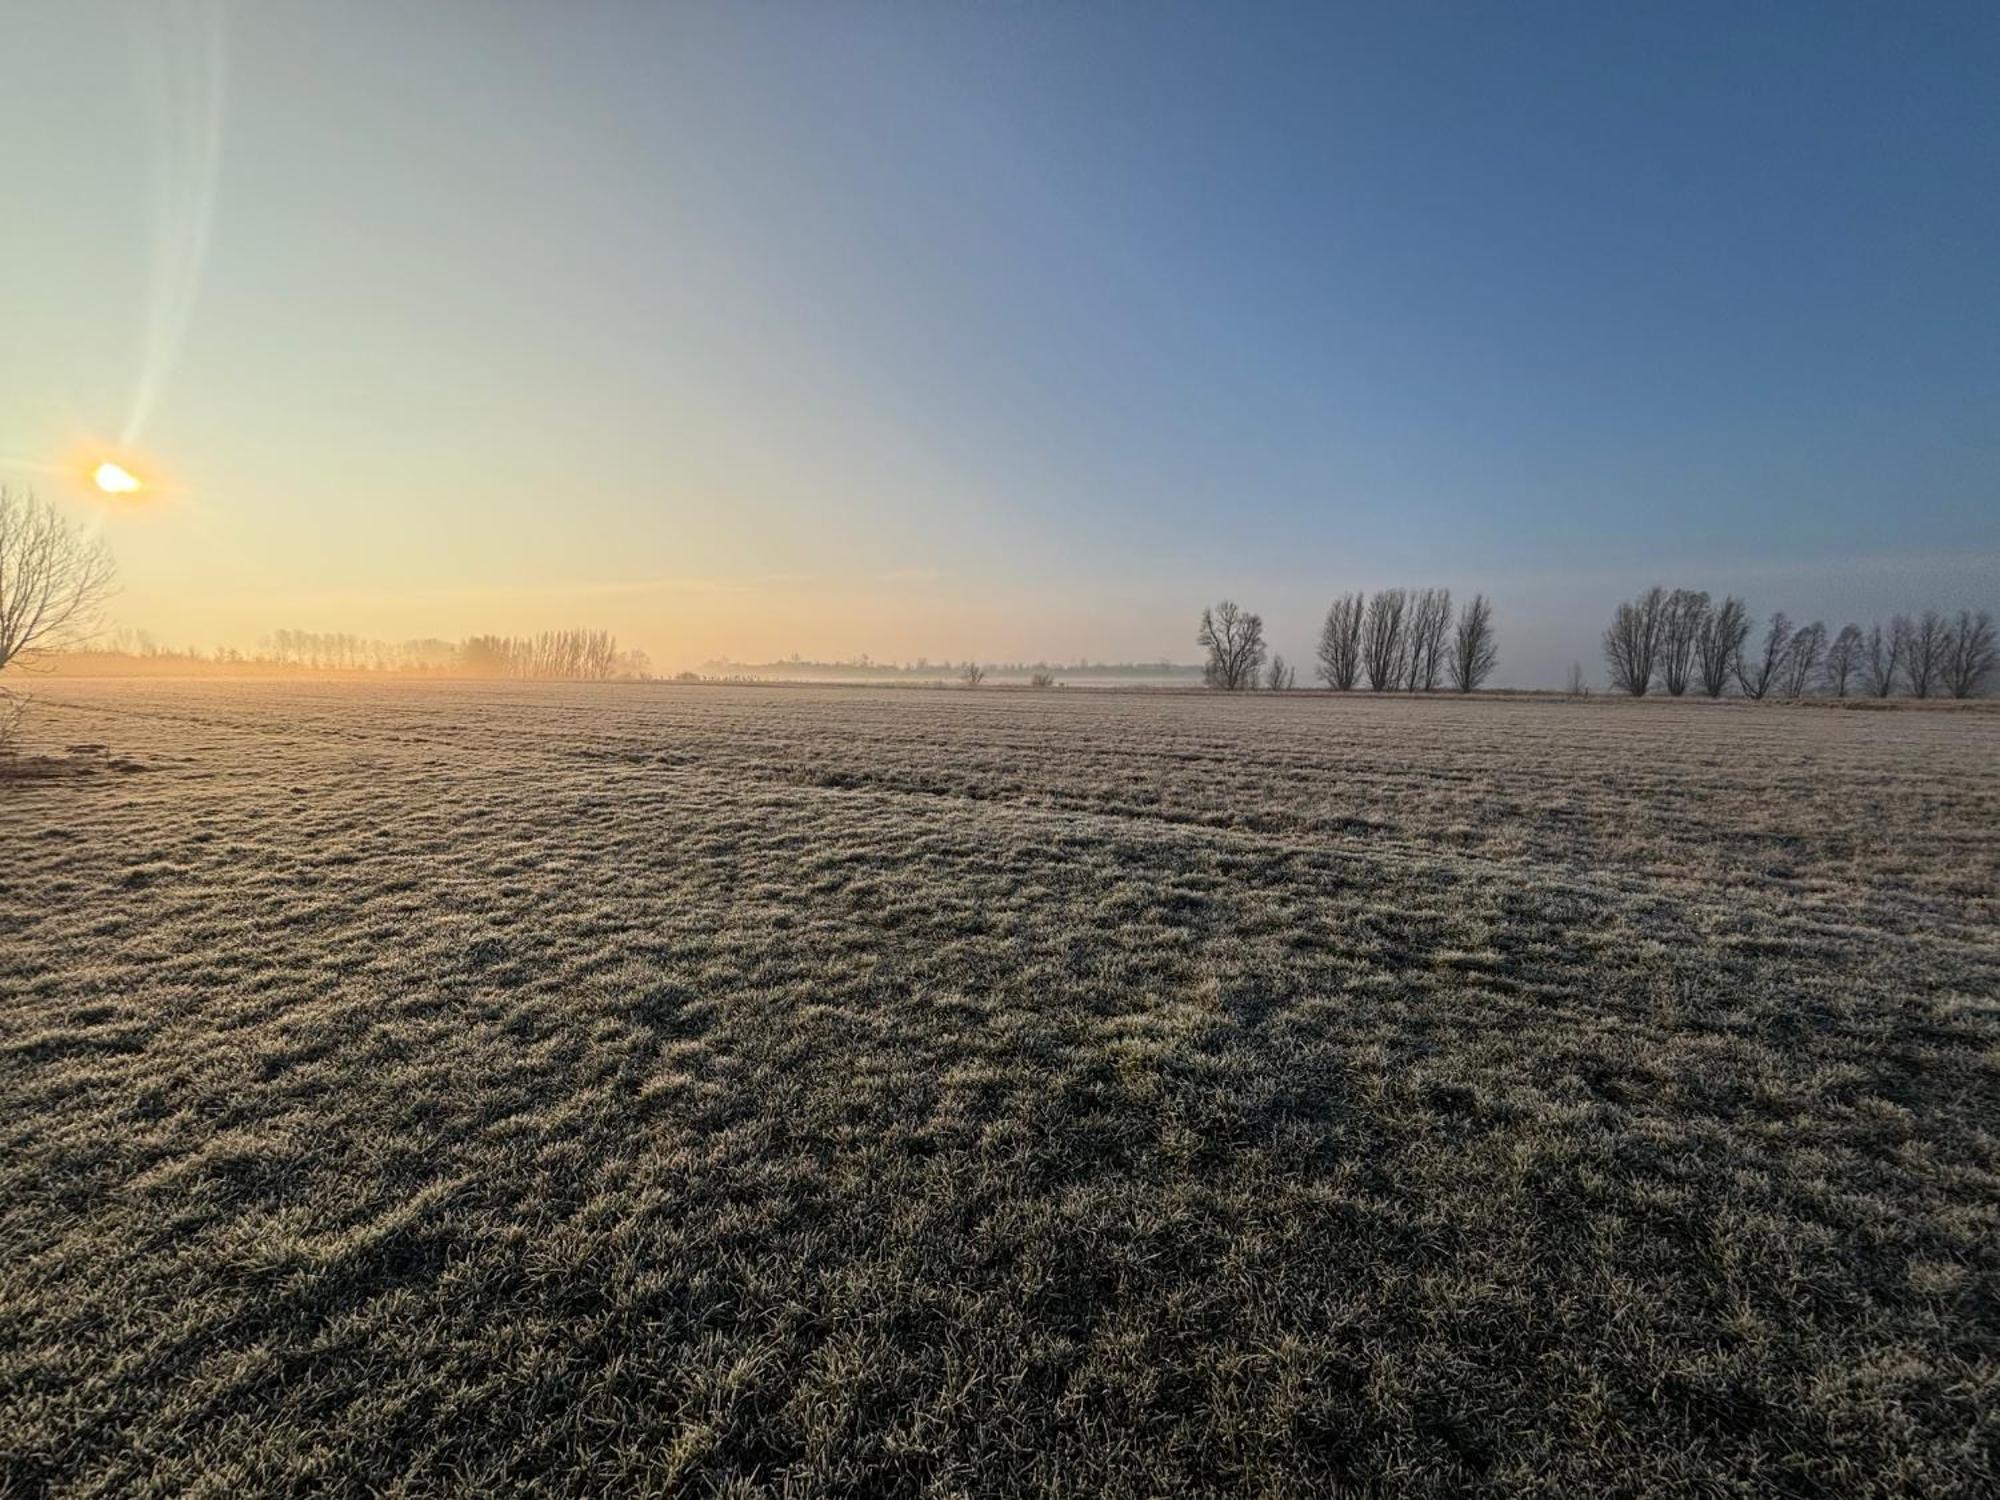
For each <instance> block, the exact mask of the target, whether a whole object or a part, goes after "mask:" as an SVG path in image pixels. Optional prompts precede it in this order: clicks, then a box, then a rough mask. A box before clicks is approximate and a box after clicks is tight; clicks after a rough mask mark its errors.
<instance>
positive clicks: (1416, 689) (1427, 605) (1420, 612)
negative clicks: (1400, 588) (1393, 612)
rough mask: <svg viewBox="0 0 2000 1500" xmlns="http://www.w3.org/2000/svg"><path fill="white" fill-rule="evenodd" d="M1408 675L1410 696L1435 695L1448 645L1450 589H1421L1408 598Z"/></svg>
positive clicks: (1449, 639)
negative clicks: (1417, 694)
mask: <svg viewBox="0 0 2000 1500" xmlns="http://www.w3.org/2000/svg"><path fill="white" fill-rule="evenodd" d="M1408 629H1409V639H1410V650H1409V663H1408V667H1409V675H1408V677H1407V678H1406V679H1405V680H1406V683H1407V685H1408V687H1409V689H1410V691H1411V692H1413V693H1429V692H1434V691H1435V690H1436V688H1437V685H1438V680H1439V678H1441V677H1442V676H1443V675H1444V670H1445V658H1446V653H1447V652H1448V651H1449V649H1450V643H1451V590H1450V589H1420V590H1419V591H1418V592H1417V593H1416V594H1414V595H1412V596H1411V601H1410V614H1409V627H1408Z"/></svg>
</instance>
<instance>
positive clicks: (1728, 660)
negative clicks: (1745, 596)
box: [1694, 596, 1750, 698]
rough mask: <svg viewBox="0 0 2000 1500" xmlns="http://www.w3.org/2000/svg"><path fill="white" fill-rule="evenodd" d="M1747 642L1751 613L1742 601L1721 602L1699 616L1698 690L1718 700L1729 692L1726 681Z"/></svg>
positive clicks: (1696, 649) (1727, 681) (1696, 637)
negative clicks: (1699, 684) (1699, 677)
mask: <svg viewBox="0 0 2000 1500" xmlns="http://www.w3.org/2000/svg"><path fill="white" fill-rule="evenodd" d="M1749 639H1750V610H1749V608H1748V606H1746V605H1745V604H1744V603H1743V601H1742V600H1741V599H1738V598H1735V597H1733V596H1732V597H1730V598H1726V599H1724V600H1723V601H1722V602H1721V603H1720V604H1718V605H1716V606H1715V608H1714V609H1711V610H1707V611H1705V612H1704V613H1703V615H1702V620H1701V626H1700V628H1699V629H1698V630H1697V631H1696V632H1695V645H1694V654H1695V662H1696V664H1697V665H1698V666H1699V667H1700V668H1701V690H1702V691H1703V692H1704V693H1706V694H1708V696H1709V697H1711V698H1720V697H1721V696H1722V695H1723V693H1724V692H1726V691H1727V690H1728V688H1729V677H1730V674H1731V673H1732V672H1734V671H1735V670H1736V663H1737V662H1738V661H1739V660H1740V659H1741V658H1742V655H1743V643H1744V642H1745V641H1747V640H1749Z"/></svg>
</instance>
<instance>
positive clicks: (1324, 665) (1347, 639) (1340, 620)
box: [1319, 594, 1366, 693]
mask: <svg viewBox="0 0 2000 1500" xmlns="http://www.w3.org/2000/svg"><path fill="white" fill-rule="evenodd" d="M1365 612H1366V607H1365V605H1364V604H1363V603H1362V599H1361V596H1360V595H1359V594H1342V595H1341V596H1340V597H1339V598H1338V599H1336V600H1334V601H1333V606H1332V608H1330V609H1328V610H1327V612H1326V624H1325V625H1323V626H1321V627H1320V632H1319V675H1320V676H1321V677H1322V678H1324V679H1325V681H1326V685H1327V686H1328V687H1330V688H1337V689H1338V690H1339V691H1341V692H1343V693H1344V692H1347V691H1349V690H1350V689H1351V688H1353V686H1354V684H1355V681H1356V679H1358V678H1359V677H1360V675H1361V618H1362V615H1363V614H1364V613H1365Z"/></svg>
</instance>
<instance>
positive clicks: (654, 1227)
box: [0, 681, 2000, 1496]
mask: <svg viewBox="0 0 2000 1500" xmlns="http://www.w3.org/2000/svg"><path fill="white" fill-rule="evenodd" d="M38 696H39V700H40V701H39V703H38V705H37V708H36V711H35V714H34V716H33V718H32V719H31V720H30V725H29V733H30V737H31V746H30V748H31V749H40V750H44V751H52V752H55V753H58V754H60V752H61V751H62V749H63V747H64V746H66V745H69V744H73V743H84V742H91V743H102V744H104V745H106V746H107V747H108V754H107V755H105V756H101V757H100V756H96V755H88V754H80V755H79V756H77V757H75V762H76V765H77V766H78V767H79V768H88V769H89V774H76V775H61V776H46V777H39V778H36V779H19V778H16V779H11V780H0V1492H4V1493H10V1494H11V1493H20V1494H34V1493H40V1492H44V1491H49V1490H53V1491H58V1492H64V1493H101V1494H133V1493H145V1492H161V1491H184V1490H191V1491H198V1492H205V1493H214V1494H245V1493H256V1492H273V1491H284V1492H297V1491H299V1490H303V1489H307V1488H313V1487H326V1488H335V1489H343V1490H350V1491H353V1490H362V1489H369V1490H382V1489H389V1490H399V1491H402V1492H408V1493H427V1492H435V1491H441V1490H455V1491H460V1492H477V1491H487V1492H492V1491H502V1490H518V1489H521V1488H526V1487H529V1486H530V1485H535V1486H540V1487H543V1488H545V1489H546V1490H548V1491H550V1492H555V1493H570V1494H577V1495H603V1494H608V1493H614V1492H622V1491H631V1490H659V1491H677V1490H679V1491H687V1492H692V1493H705V1492H708V1491H710V1490H714V1489H722V1490H724V1491H726V1492H729V1493H739V1492H741V1493H747V1492H749V1491H751V1490H762V1489H771V1490H774V1491H789V1492H791V1493H796V1494H853V1495H879V1494H910V1495H919V1494H923V1495H929V1494H939V1495H943V1494H961V1493H962V1494H968V1495H988V1494H995V1495H1014V1494H1058V1493H1062V1494H1113V1495H1135V1496H1136V1495H1158V1494H1173V1493H1183V1492H1186V1493H1194V1492H1211V1493H1221V1492H1231V1493H1237V1492H1247V1493H1263V1494H1274V1495H1277V1494H1323V1493H1326V1492H1327V1491H1328V1490H1329V1489H1330V1488H1332V1487H1333V1486H1334V1485H1336V1484H1338V1483H1342V1482H1345V1483H1348V1484H1352V1485H1357V1486H1370V1485H1373V1486H1377V1487H1393V1486H1398V1485H1400V1486H1405V1487H1408V1488H1410V1489H1412V1490H1418V1491H1435V1492H1442V1491H1447V1490H1450V1491H1460V1490H1466V1489H1481V1488H1484V1489H1488V1490H1491V1491H1494V1492H1501V1491H1505V1492H1509V1493H1525V1492H1541V1493H1547V1494H1550V1495H1565V1496H1573V1495H1580V1494H1591V1493H1634V1494H1636V1493H1664V1492H1668V1491H1672V1490H1677V1489H1680V1488H1682V1487H1692V1486H1695V1485H1697V1484H1705V1485H1707V1486H1708V1487H1709V1488H1710V1491H1711V1492H1714V1491H1729V1492H1737V1493H1743V1494H1770V1493H1804V1492H1811V1491H1831V1492H1837V1493H1842V1494H1867V1493H1888V1492H1898V1493H1907V1492H1923V1491H1930V1492H1935V1493H1940V1494H1945V1493H1956V1494H1972V1493H1977V1492H1981V1491H1989V1492H1990V1490H1991V1489H1992V1487H1993V1486H1994V1484H1995V1483H1996V1472H1995V1465H1996V1462H2000V1460H1996V1449H2000V999H1997V998H1996V996H1997V995H2000V715H1995V714H1993V713H1990V712H1980V711H1973V712H1934V711H1897V712H1855V711H1839V710H1830V709H1785V708H1779V707H1768V706H1747V705H1720V706H1718V705H1711V704H1706V703H1673V704H1661V703H1652V702H1648V703H1642V704H1632V703H1626V702H1609V701H1602V700H1599V701H1592V702H1588V703H1561V702H1552V701H1533V700H1497V701H1482V702H1463V701H1443V700H1435V701H1432V700H1426V701H1394V700H1389V701H1385V700H1375V699H1368V698H1353V699H1346V700H1336V699H1330V698H1322V697H1312V696H1307V695H1294V696H1290V697H1272V696H1265V695H1259V696H1257V697H1253V698H1248V699H1233V700H1232V699H1223V698H1217V697H1208V696H1201V695H1192V694H1190V695H1163V694H1150V695H1148V694H1106V693H1084V692H1045V693H1028V692H1001V691H993V690H984V691H980V692H966V691H916V690H893V689H891V690H872V689H843V688H777V687H770V688H747V687H746V688H709V687H668V686H652V685H630V686H609V687H601V688H581V687H576V688H564V687H554V686H549V687H531V686H518V687H509V686H472V685H442V686H441V685H434V684H400V683H391V684H387V685H382V686H371V685H360V684H346V683H340V684H328V683H267V684H257V683H241V682H238V683H172V682H150V683H117V682H59V681H58V682H47V683H44V684H42V685H41V686H40V687H39V689H38ZM100 761H101V762H103V764H102V765H101V767H100V766H99V764H98V763H99V762H100Z"/></svg>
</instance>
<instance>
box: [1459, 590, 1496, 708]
mask: <svg viewBox="0 0 2000 1500" xmlns="http://www.w3.org/2000/svg"><path fill="white" fill-rule="evenodd" d="M1499 661H1500V648H1499V646H1498V645H1497V644H1495V642H1494V639H1493V606H1492V605H1491V604H1490V603H1488V602H1487V598H1486V596H1485V595H1484V594H1474V595H1473V596H1472V602H1471V603H1470V604H1468V605H1466V606H1465V608H1464V609H1462V610H1460V611H1459V614H1458V629H1457V630H1456V631H1454V632H1453V633H1452V638H1451V684H1452V686H1453V687H1455V688H1457V689H1458V690H1459V691H1460V692H1461V693H1470V692H1473V691H1475V690H1477V688H1478V687H1479V685H1480V684H1481V683H1482V682H1484V681H1485V680H1486V679H1487V678H1488V677H1490V676H1491V675H1492V674H1493V668H1494V667H1495V666H1496V665H1497V664H1498V663H1499Z"/></svg>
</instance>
